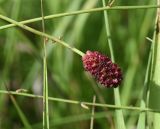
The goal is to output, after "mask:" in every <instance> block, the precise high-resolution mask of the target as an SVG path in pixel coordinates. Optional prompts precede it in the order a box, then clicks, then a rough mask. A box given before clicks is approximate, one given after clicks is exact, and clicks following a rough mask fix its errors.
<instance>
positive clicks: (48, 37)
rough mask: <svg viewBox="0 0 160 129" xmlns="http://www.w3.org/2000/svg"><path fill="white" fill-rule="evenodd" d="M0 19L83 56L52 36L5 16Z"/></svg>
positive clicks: (0, 16)
mask: <svg viewBox="0 0 160 129" xmlns="http://www.w3.org/2000/svg"><path fill="white" fill-rule="evenodd" d="M0 18H1V19H3V20H5V21H7V22H10V23H12V24H15V25H17V26H19V27H20V28H23V29H25V30H28V31H30V32H32V33H34V34H37V35H39V36H43V37H45V38H46V39H51V40H53V41H54V42H56V43H59V44H61V45H63V46H64V47H66V48H69V49H70V50H72V51H73V52H75V53H77V54H78V55H80V56H83V55H84V53H83V52H81V51H80V50H78V49H76V48H74V47H71V46H70V45H69V44H67V43H66V42H64V41H62V40H60V39H58V38H56V37H53V36H51V35H48V34H46V33H43V32H40V31H38V30H36V29H33V28H31V27H28V26H26V25H24V24H22V23H19V22H17V21H15V20H12V19H10V18H8V17H6V16H3V15H0Z"/></svg>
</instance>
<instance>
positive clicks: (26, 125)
mask: <svg viewBox="0 0 160 129" xmlns="http://www.w3.org/2000/svg"><path fill="white" fill-rule="evenodd" d="M4 86H5V88H6V90H7V92H8V95H9V97H10V99H11V101H12V103H13V105H14V106H15V108H16V110H17V112H18V115H19V117H20V118H21V121H22V123H23V124H24V126H25V128H27V129H32V127H31V125H30V123H29V122H28V120H27V118H26V116H25V115H24V113H23V111H22V110H21V108H20V107H19V105H18V103H17V101H16V99H15V98H14V96H13V94H12V93H10V91H9V89H8V87H7V85H5V84H4Z"/></svg>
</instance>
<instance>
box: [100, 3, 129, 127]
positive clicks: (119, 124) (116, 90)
mask: <svg viewBox="0 0 160 129" xmlns="http://www.w3.org/2000/svg"><path fill="white" fill-rule="evenodd" d="M105 3H106V2H105V0H102V4H103V7H104V6H106V5H105ZM104 20H105V29H106V34H107V39H108V45H109V50H110V55H111V59H112V61H113V62H115V59H114V53H113V47H112V40H111V33H110V27H109V20H108V14H107V11H104ZM114 98H115V104H116V106H121V102H120V95H119V88H114ZM116 123H117V128H119V129H125V128H126V127H125V123H124V118H123V112H122V110H116Z"/></svg>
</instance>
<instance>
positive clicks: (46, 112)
mask: <svg viewBox="0 0 160 129" xmlns="http://www.w3.org/2000/svg"><path fill="white" fill-rule="evenodd" d="M41 15H42V30H43V33H45V21H44V10H43V0H41ZM42 38H43V53H44V55H43V129H49V107H48V78H47V59H46V58H47V54H46V42H47V41H46V40H45V37H44V36H42Z"/></svg>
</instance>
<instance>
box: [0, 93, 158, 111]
mask: <svg viewBox="0 0 160 129" xmlns="http://www.w3.org/2000/svg"><path fill="white" fill-rule="evenodd" d="M0 93H1V94H12V95H17V96H25V97H31V98H40V99H43V96H40V95H34V94H29V93H21V92H16V91H5V90H0ZM48 100H50V101H57V102H64V103H70V104H77V105H82V104H84V105H87V106H96V107H105V108H113V109H125V110H136V111H140V112H143V111H149V112H160V110H156V109H150V108H140V107H129V106H116V105H111V104H101V103H94V104H93V102H83V101H76V100H68V99H62V98H54V97H48Z"/></svg>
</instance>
